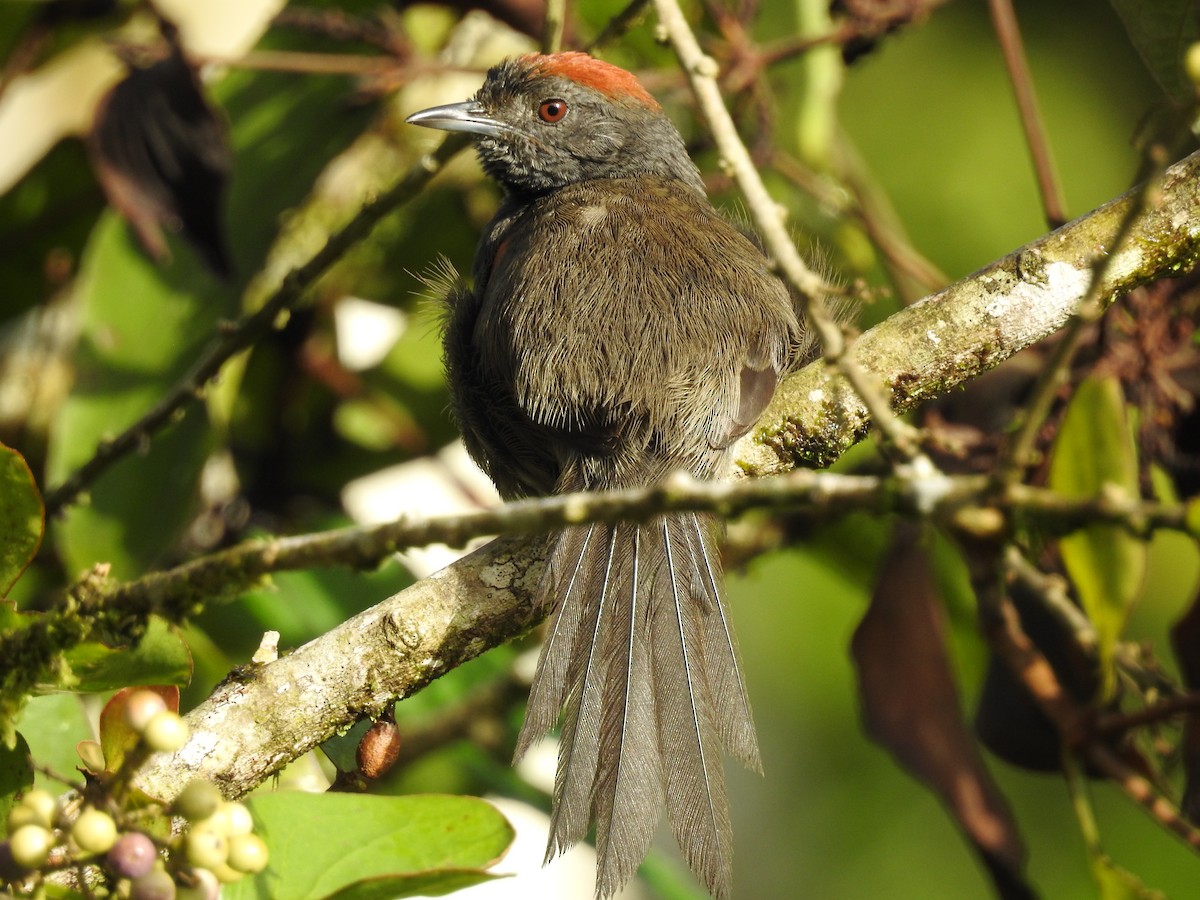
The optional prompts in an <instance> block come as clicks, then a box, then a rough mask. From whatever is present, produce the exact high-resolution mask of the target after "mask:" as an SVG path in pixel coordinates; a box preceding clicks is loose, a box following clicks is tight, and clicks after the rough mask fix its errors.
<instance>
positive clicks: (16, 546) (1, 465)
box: [0, 444, 45, 597]
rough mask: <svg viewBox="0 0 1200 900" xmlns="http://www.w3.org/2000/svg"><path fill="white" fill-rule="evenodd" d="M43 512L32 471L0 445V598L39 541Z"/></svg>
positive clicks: (8, 588) (22, 568) (43, 524)
mask: <svg viewBox="0 0 1200 900" xmlns="http://www.w3.org/2000/svg"><path fill="white" fill-rule="evenodd" d="M44 516H45V511H44V510H43V508H42V498H41V497H40V496H39V495H38V490H37V484H36V483H35V482H34V480H33V473H32V472H30V471H29V466H28V465H26V463H25V458H24V457H23V456H21V454H20V453H18V452H17V451H16V450H13V449H11V448H9V447H6V446H4V445H3V444H0V597H3V596H6V595H7V594H8V592H9V590H10V589H11V588H12V586H13V585H14V584H16V581H17V579H18V578H20V577H21V573H22V572H24V571H25V567H26V566H28V565H29V563H30V562H32V561H33V557H34V555H35V554H36V553H37V551H38V547H40V546H41V543H42V531H43V529H44V527H45V518H44Z"/></svg>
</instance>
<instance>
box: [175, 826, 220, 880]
mask: <svg viewBox="0 0 1200 900" xmlns="http://www.w3.org/2000/svg"><path fill="white" fill-rule="evenodd" d="M184 848H185V852H186V854H187V861H188V862H189V863H190V864H191V865H193V866H197V867H198V868H201V869H209V870H210V871H214V872H215V871H216V870H217V868H218V867H220V866H223V865H225V860H226V858H228V856H229V838H228V837H226V836H225V835H224V834H223V833H221V832H220V831H218V830H217V829H216V828H214V827H212V826H211V825H208V824H204V825H195V826H193V827H192V830H191V831H189V832H188V835H187V837H186V838H185V839H184Z"/></svg>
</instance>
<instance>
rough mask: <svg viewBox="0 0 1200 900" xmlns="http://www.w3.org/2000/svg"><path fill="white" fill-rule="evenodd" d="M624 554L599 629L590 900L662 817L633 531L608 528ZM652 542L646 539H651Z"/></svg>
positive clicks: (644, 599) (645, 616)
mask: <svg viewBox="0 0 1200 900" xmlns="http://www.w3.org/2000/svg"><path fill="white" fill-rule="evenodd" d="M616 530H617V533H618V534H619V535H620V539H625V540H627V541H628V542H629V543H631V544H632V552H631V553H630V555H629V557H628V558H627V559H626V560H625V561H624V562H625V565H624V566H623V567H622V568H621V569H620V570H618V573H617V575H618V582H617V585H618V593H617V595H616V596H617V598H618V602H617V604H616V605H615V606H614V607H613V610H612V612H613V615H612V618H611V619H610V620H609V621H608V622H606V623H605V624H604V626H603V627H604V628H605V629H606V630H607V632H608V634H607V636H606V644H607V653H606V658H605V665H606V669H607V673H608V674H607V681H606V684H605V696H604V715H603V719H602V723H601V728H600V767H599V770H598V771H597V773H596V789H595V810H596V855H597V863H596V870H597V873H596V895H597V896H600V897H607V896H609V895H611V894H613V893H615V892H616V891H617V890H619V889H620V887H621V885H623V884H624V883H625V882H627V881H628V880H629V879H630V878H632V877H633V875H634V873H635V872H636V871H637V867H638V865H640V864H641V861H642V858H643V857H644V856H645V855H646V850H647V848H649V846H650V841H651V840H652V839H653V838H654V831H655V827H656V826H657V825H658V820H659V817H660V815H661V809H662V766H661V762H660V755H659V748H658V737H657V734H656V729H655V721H654V719H655V716H654V690H653V687H654V681H653V677H652V673H651V660H650V645H649V642H647V641H646V639H645V636H646V634H647V631H648V629H649V625H650V617H649V606H650V601H651V598H652V591H651V590H650V588H651V584H650V583H647V581H646V567H645V566H644V562H645V560H643V558H642V555H643V552H644V549H645V548H644V547H643V541H642V535H643V529H642V527H641V526H639V525H618V526H616ZM651 534H653V532H651Z"/></svg>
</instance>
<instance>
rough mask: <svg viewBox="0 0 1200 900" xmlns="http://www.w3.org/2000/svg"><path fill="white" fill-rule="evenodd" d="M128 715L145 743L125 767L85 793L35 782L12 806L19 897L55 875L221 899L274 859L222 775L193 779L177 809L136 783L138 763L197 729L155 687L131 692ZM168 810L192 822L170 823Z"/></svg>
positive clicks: (143, 894) (120, 892) (187, 899)
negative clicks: (149, 798)
mask: <svg viewBox="0 0 1200 900" xmlns="http://www.w3.org/2000/svg"><path fill="white" fill-rule="evenodd" d="M125 718H126V723H127V724H128V725H129V726H130V728H131V729H132V730H133V731H134V732H135V733H136V734H137V735H138V744H137V746H136V747H134V748H133V750H132V751H131V752H130V753H129V754H128V756H127V757H126V760H125V763H126V764H125V765H122V766H121V768H120V769H118V771H117V772H116V773H114V774H113V775H111V776H110V777H107V778H98V779H93V780H92V781H90V782H89V783H88V785H86V786H85V787H84V788H83V789H82V790H81V791H80V792H79V793H78V795H76V794H68V795H66V796H64V797H62V798H56V797H55V796H54V795H53V794H51V793H49V792H48V791H45V790H41V789H37V790H30V791H26V792H25V794H24V795H22V797H21V798H20V800H19V801H17V803H16V804H14V806H13V807H12V809H11V810H10V811H9V814H8V822H7V824H8V839H7V840H6V841H4V842H3V843H0V885H6V886H7V887H8V890H9V891H10V892H11V894H10V895H9V896H15V897H25V896H34V895H39V896H40V893H39V892H40V891H42V884H43V883H44V882H45V881H46V880H47V879H48V878H51V877H53V878H54V880H56V881H60V880H66V881H67V882H68V883H70V882H71V881H74V882H75V883H77V884H82V883H86V885H87V889H88V896H92V897H97V898H100V897H121V898H129V900H217V897H218V896H219V895H220V892H221V885H222V884H227V883H230V882H234V881H237V880H239V879H241V878H243V877H244V876H246V875H248V874H254V873H257V872H261V871H262V870H263V869H264V868H266V865H267V858H268V857H267V846H266V844H265V843H264V842H263V840H262V838H260V837H259V836H258V835H256V834H254V821H253V819H252V818H251V816H250V811H249V810H248V809H247V808H246V807H245V806H243V805H242V804H241V803H234V802H229V801H226V800H225V799H224V798H223V797H222V796H221V793H220V791H219V790H218V789H217V787H216V785H214V784H212V782H209V781H207V780H204V779H197V780H195V781H193V782H191V783H190V784H188V785H187V787H185V788H184V789H183V791H182V792H180V794H179V796H178V797H176V798H175V800H174V802H173V803H171V805H170V806H169V807H167V808H164V807H161V806H159V805H157V804H149V805H148V804H147V803H146V800H145V798H144V797H138V796H137V795H136V793H135V792H133V791H131V790H129V789H128V780H129V776H130V775H131V774H132V771H133V770H134V768H135V767H136V764H137V762H138V761H140V760H144V759H145V758H146V756H147V755H148V754H149V753H153V752H171V751H175V750H178V749H180V748H182V747H183V745H184V744H185V743H186V742H187V738H188V728H187V724H186V723H185V722H184V721H183V719H182V718H180V716H179V715H178V714H177V713H175V712H173V711H172V710H170V709H169V708H167V705H166V703H165V702H164V701H163V699H162V697H160V696H159V695H158V694H156V693H154V692H153V691H148V690H142V691H136V692H134V693H132V694H131V695H130V696H129V697H128V698H127V701H126V707H125ZM164 814H169V815H171V816H174V817H176V818H177V824H181V825H182V827H177V828H175V829H172V828H170V826H169V824H168V822H167V820H166V818H165V816H164ZM56 873H60V874H58V875H57V876H56Z"/></svg>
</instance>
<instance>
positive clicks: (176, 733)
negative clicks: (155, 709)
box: [142, 709, 188, 753]
mask: <svg viewBox="0 0 1200 900" xmlns="http://www.w3.org/2000/svg"><path fill="white" fill-rule="evenodd" d="M142 740H143V741H145V742H146V746H147V747H149V748H150V749H151V750H155V751H157V752H159V753H174V752H175V751H176V750H181V749H183V745H184V744H186V743H187V740H188V726H187V722H185V721H183V719H182V717H181V716H180V715H179V713H174V712H171V711H170V710H169V709H164V710H163V711H162V712H159V713H156V714H155V715H154V717H153V718H152V719H151V720H150V721H149V722H148V723H146V728H145V730H144V731H143V732H142Z"/></svg>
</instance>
